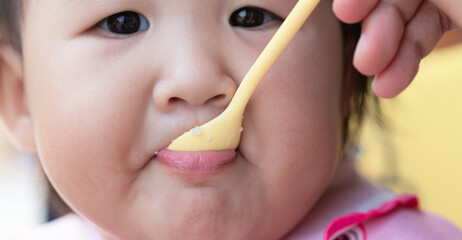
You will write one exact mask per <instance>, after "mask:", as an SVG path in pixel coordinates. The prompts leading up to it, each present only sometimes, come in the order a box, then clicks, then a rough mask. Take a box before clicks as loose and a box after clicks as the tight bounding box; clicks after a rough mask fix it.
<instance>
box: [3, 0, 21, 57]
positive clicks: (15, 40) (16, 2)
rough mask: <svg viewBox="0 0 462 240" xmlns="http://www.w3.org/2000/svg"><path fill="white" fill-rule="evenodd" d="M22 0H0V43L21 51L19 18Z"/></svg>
mask: <svg viewBox="0 0 462 240" xmlns="http://www.w3.org/2000/svg"><path fill="white" fill-rule="evenodd" d="M21 6H22V0H0V43H1V44H10V45H12V46H13V48H14V49H15V50H17V51H18V52H21V35H20V34H19V20H20V15H21V14H20V9H21Z"/></svg>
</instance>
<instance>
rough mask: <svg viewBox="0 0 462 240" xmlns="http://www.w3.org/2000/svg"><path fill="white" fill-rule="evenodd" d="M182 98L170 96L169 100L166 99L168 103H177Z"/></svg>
mask: <svg viewBox="0 0 462 240" xmlns="http://www.w3.org/2000/svg"><path fill="white" fill-rule="evenodd" d="M181 101H182V99H181V98H179V97H171V98H170V99H169V100H168V103H169V104H175V103H178V102H181Z"/></svg>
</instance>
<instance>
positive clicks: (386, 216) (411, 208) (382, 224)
mask: <svg viewBox="0 0 462 240" xmlns="http://www.w3.org/2000/svg"><path fill="white" fill-rule="evenodd" d="M375 204H378V205H377V206H367V209H366V210H364V211H362V210H358V211H357V212H354V213H351V214H348V215H345V216H342V217H339V218H337V219H334V220H333V221H331V223H330V224H329V225H328V226H327V228H326V230H325V232H324V237H323V240H366V239H370V240H381V239H398V240H399V239H405V240H413V239H415V240H426V239H428V240H440V239H442V240H444V239H451V240H452V239H462V232H461V231H460V230H459V229H457V228H456V227H455V226H454V225H452V224H451V223H449V222H448V221H447V220H445V219H443V218H441V217H439V216H436V215H434V214H430V213H426V212H423V211H420V210H419V209H418V201H417V198H416V197H415V196H411V195H407V196H399V197H393V198H392V199H391V200H390V199H388V200H387V201H385V202H381V201H380V200H379V201H375ZM372 205H374V203H372ZM304 238H306V235H304V233H303V229H302V230H301V231H299V233H298V234H297V233H295V234H294V235H292V236H291V237H290V240H296V239H304ZM20 239H21V240H22V239H27V240H29V239H30V240H42V239H43V240H54V239H56V240H58V239H66V240H82V239H84V240H102V237H101V235H100V234H99V233H98V232H97V231H96V230H95V229H94V228H92V227H91V226H90V225H89V224H88V223H86V222H85V221H84V220H82V219H81V218H80V217H78V216H77V215H75V214H69V215H66V216H64V217H61V218H60V219H58V220H56V221H53V222H51V223H48V224H45V225H42V226H40V227H38V228H37V229H35V230H34V231H32V232H31V233H29V234H27V235H25V236H23V237H21V238H18V240H20Z"/></svg>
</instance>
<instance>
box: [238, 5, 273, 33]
mask: <svg viewBox="0 0 462 240" xmlns="http://www.w3.org/2000/svg"><path fill="white" fill-rule="evenodd" d="M274 20H278V21H281V18H280V17H277V16H276V15H274V14H272V13H270V12H268V11H266V10H264V9H261V8H258V7H243V8H240V9H238V10H236V11H234V12H233V13H232V14H231V17H230V18H229V23H230V24H231V26H233V27H244V28H254V27H259V26H262V25H265V24H267V23H270V22H272V21H274Z"/></svg>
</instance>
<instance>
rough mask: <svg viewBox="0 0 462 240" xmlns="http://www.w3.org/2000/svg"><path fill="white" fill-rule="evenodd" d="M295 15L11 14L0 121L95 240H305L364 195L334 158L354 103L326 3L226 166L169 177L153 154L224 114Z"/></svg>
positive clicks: (267, 85) (246, 4) (260, 9)
mask: <svg viewBox="0 0 462 240" xmlns="http://www.w3.org/2000/svg"><path fill="white" fill-rule="evenodd" d="M339 1H340V0H339ZM296 2H297V1H296V0H286V1H277V0H248V1H244V0H242V1H241V0H221V1H217V0H204V1H183V0H156V1H151V0H134V1H119V0H115V1H103V0H92V1H87V0H82V1H73V0H60V1H37V0H28V1H24V2H23V7H22V8H23V10H22V15H23V16H22V18H21V19H22V20H21V31H20V34H21V38H22V52H21V54H19V53H18V52H16V51H14V50H12V49H11V47H8V46H3V45H2V51H1V53H2V55H1V56H2V61H1V69H2V71H1V73H2V78H1V80H2V81H1V83H2V85H1V86H2V98H1V99H2V107H1V110H2V116H3V119H4V122H5V124H6V125H7V127H8V128H9V129H10V131H11V132H12V135H13V136H14V137H15V139H16V140H17V142H18V143H19V144H20V145H21V146H22V147H24V148H26V149H29V150H31V151H34V152H36V153H37V155H38V157H39V159H40V161H41V164H42V166H43V169H44V171H45V172H46V175H47V177H48V178H49V179H50V181H51V183H52V184H53V186H54V187H55V188H56V190H57V192H58V193H59V194H60V195H61V196H62V197H63V199H64V200H65V201H66V203H67V204H69V206H71V208H72V209H73V210H74V211H75V212H76V213H77V214H78V215H79V216H81V217H82V218H84V219H85V220H86V221H88V222H91V223H92V224H93V225H94V228H95V229H98V231H99V232H100V233H101V235H102V236H104V238H106V239H280V238H284V237H288V236H294V235H296V234H297V231H299V230H298V229H300V227H301V226H303V231H304V232H307V233H308V234H306V235H305V238H304V239H321V238H322V233H323V230H324V229H325V227H326V225H327V224H328V223H329V221H330V220H332V219H333V218H335V217H338V216H339V215H342V214H346V213H349V212H351V211H352V210H354V209H355V208H356V207H357V205H358V204H361V200H362V199H367V198H370V197H373V196H375V195H377V194H378V193H379V192H380V190H378V189H376V188H375V187H373V186H371V185H370V184H369V183H368V182H367V181H365V180H363V179H361V178H360V177H358V176H357V174H356V173H355V172H354V169H353V168H352V164H351V161H350V160H349V159H348V158H347V157H345V156H344V155H343V154H342V153H343V151H342V148H343V145H344V144H343V141H342V138H343V134H344V130H345V129H343V128H344V126H343V122H344V121H345V119H346V118H348V115H349V112H350V102H351V97H352V93H353V92H354V91H355V89H353V85H352V84H349V81H350V79H349V78H348V77H347V76H345V75H344V73H345V72H347V68H348V67H349V64H345V61H344V55H345V52H346V46H344V44H343V35H342V27H341V23H340V21H339V20H338V19H337V17H336V16H335V15H334V12H333V11H332V2H331V1H321V2H320V4H319V5H318V7H317V9H316V10H315V11H314V12H313V14H312V16H311V17H310V18H309V20H308V21H307V22H306V23H305V24H304V25H303V26H302V28H301V29H300V31H299V32H298V34H297V35H296V36H295V38H294V39H293V41H292V42H291V44H290V45H289V46H288V48H287V49H286V51H285V52H284V53H283V54H282V55H281V57H280V58H279V60H278V61H277V62H276V64H275V65H274V66H273V68H272V69H271V70H270V72H269V73H268V75H267V76H266V77H265V79H264V80H263V81H262V82H261V83H260V85H259V86H258V88H257V90H256V91H255V92H254V94H253V96H252V98H251V99H250V102H249V105H248V106H247V109H246V111H245V113H244V118H243V127H244V129H245V130H244V132H243V134H242V137H241V142H240V144H239V147H238V149H237V150H236V151H232V153H231V160H229V161H226V164H223V165H220V167H219V168H217V169H213V171H182V169H181V167H180V168H178V167H173V168H172V167H171V166H169V165H168V164H166V161H163V159H162V157H161V154H157V153H159V152H161V153H162V152H163V151H164V152H165V150H164V149H165V148H166V147H167V146H168V145H169V144H170V142H171V141H172V140H173V139H175V138H176V137H177V136H179V135H181V134H182V133H183V132H185V131H188V130H189V129H191V128H193V127H194V126H199V125H201V124H203V123H205V122H207V121H209V120H210V119H213V118H214V117H216V116H217V115H218V114H220V113H221V112H222V111H223V110H224V109H225V108H226V106H227V105H228V104H229V102H230V100H231V98H232V97H233V95H234V93H235V91H236V89H237V87H238V86H239V83H240V81H241V79H242V78H243V77H244V75H245V74H246V73H247V71H248V69H249V68H250V66H251V65H252V64H253V62H254V61H255V59H256V58H257V56H258V55H259V54H260V52H261V51H262V49H263V48H264V47H265V46H266V44H267V42H268V41H269V39H270V38H271V37H272V36H273V34H274V33H275V32H276V30H277V29H278V27H279V26H280V24H281V23H282V20H283V19H284V18H285V17H287V15H288V14H289V12H290V10H291V9H292V8H293V6H294V5H295V3H296ZM337 14H338V15H339V14H341V13H340V12H337ZM358 61H359V60H358ZM359 65H360V66H361V64H359ZM360 66H358V68H360V69H361V67H360ZM366 72H367V73H368V74H369V73H370V74H374V73H373V71H371V72H369V71H366ZM5 89H6V90H7V91H6V90H5ZM5 92H8V94H3V93H5ZM6 106H7V107H6ZM192 154H193V153H192ZM218 154H220V153H218ZM221 154H222V155H223V156H224V155H226V156H227V157H229V156H230V155H229V152H226V153H223V152H222V153H221ZM338 201H341V204H338Z"/></svg>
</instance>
